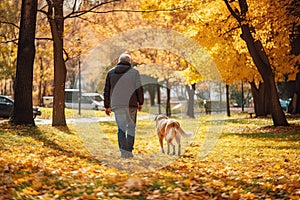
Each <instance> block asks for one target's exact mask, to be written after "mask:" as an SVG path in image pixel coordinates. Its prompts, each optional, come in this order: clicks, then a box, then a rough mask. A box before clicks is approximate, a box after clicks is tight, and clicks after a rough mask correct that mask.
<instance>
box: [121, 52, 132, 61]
mask: <svg viewBox="0 0 300 200" xmlns="http://www.w3.org/2000/svg"><path fill="white" fill-rule="evenodd" d="M119 62H129V63H131V57H130V55H129V54H126V53H123V54H121V55H120V57H119Z"/></svg>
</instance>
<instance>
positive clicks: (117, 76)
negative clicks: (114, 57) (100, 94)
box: [104, 62, 144, 110]
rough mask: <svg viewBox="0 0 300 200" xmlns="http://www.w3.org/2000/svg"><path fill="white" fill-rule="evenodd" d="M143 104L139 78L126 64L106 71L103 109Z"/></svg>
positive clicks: (142, 92)
mask: <svg viewBox="0 0 300 200" xmlns="http://www.w3.org/2000/svg"><path fill="white" fill-rule="evenodd" d="M143 103H144V91H143V87H142V83H141V77H140V74H139V72H138V71H137V70H136V69H133V68H132V67H131V65H130V63H128V62H120V63H118V64H117V65H116V66H115V67H114V68H112V69H111V70H109V71H108V73H107V76H106V81H105V88H104V107H105V108H111V109H112V110H114V109H116V108H124V107H127V108H128V107H138V105H143Z"/></svg>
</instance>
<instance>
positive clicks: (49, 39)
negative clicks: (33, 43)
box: [35, 38, 53, 41]
mask: <svg viewBox="0 0 300 200" xmlns="http://www.w3.org/2000/svg"><path fill="white" fill-rule="evenodd" d="M35 39H36V40H48V41H53V39H52V38H35Z"/></svg>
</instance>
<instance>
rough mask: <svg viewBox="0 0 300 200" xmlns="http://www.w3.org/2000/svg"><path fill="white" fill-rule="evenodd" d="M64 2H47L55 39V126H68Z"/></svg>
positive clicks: (53, 123)
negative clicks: (66, 112) (66, 113)
mask: <svg viewBox="0 0 300 200" xmlns="http://www.w3.org/2000/svg"><path fill="white" fill-rule="evenodd" d="M63 2H64V1H63V0H53V1H51V0H47V4H48V13H47V17H48V20H49V23H50V28H51V34H52V37H53V52H54V101H53V115H52V125H53V126H66V117H65V80H66V73H67V70H66V66H65V61H64V53H63V52H64V45H63V33H64V15H63Z"/></svg>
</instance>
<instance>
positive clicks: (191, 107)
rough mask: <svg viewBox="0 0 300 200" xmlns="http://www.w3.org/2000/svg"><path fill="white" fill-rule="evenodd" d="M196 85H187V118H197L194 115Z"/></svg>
mask: <svg viewBox="0 0 300 200" xmlns="http://www.w3.org/2000/svg"><path fill="white" fill-rule="evenodd" d="M195 90H196V84H192V85H190V86H189V85H186V91H187V92H188V96H189V100H188V108H187V116H189V117H192V118H195V113H194V96H195Z"/></svg>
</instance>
